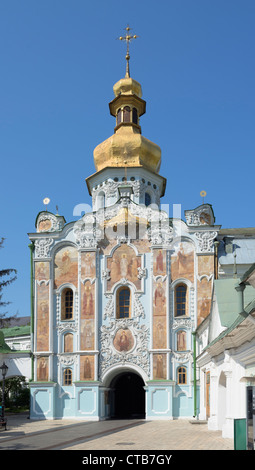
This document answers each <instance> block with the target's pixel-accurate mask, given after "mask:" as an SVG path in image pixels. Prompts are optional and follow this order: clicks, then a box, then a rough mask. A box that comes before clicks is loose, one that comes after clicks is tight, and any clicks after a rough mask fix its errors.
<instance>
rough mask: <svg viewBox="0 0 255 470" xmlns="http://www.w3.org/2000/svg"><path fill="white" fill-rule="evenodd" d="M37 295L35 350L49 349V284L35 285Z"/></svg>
mask: <svg viewBox="0 0 255 470" xmlns="http://www.w3.org/2000/svg"><path fill="white" fill-rule="evenodd" d="M36 288H37V290H36V295H37V305H36V308H37V323H36V326H37V331H36V338H37V346H36V350H37V351H48V350H49V285H46V284H45V283H43V284H41V285H39V284H37V286H36Z"/></svg>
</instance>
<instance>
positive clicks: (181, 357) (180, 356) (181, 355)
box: [172, 352, 192, 362]
mask: <svg viewBox="0 0 255 470" xmlns="http://www.w3.org/2000/svg"><path fill="white" fill-rule="evenodd" d="M172 354H173V357H174V359H175V360H176V361H178V362H187V361H191V359H192V353H190V352H173V353H172Z"/></svg>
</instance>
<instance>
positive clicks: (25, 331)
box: [1, 325, 31, 338]
mask: <svg viewBox="0 0 255 470" xmlns="http://www.w3.org/2000/svg"><path fill="white" fill-rule="evenodd" d="M1 331H2V332H3V334H4V337H5V338H9V337H10V336H26V335H30V332H31V330H30V325H25V326H13V327H11V328H2V329H1Z"/></svg>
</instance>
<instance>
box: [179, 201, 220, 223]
mask: <svg viewBox="0 0 255 470" xmlns="http://www.w3.org/2000/svg"><path fill="white" fill-rule="evenodd" d="M185 217H186V221H187V225H191V226H195V227H197V226H200V225H210V226H212V225H214V222H215V218H214V214H213V210H212V206H211V205H210V204H202V205H201V206H199V207H197V208H196V209H192V210H187V211H185Z"/></svg>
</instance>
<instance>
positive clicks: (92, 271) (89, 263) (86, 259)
mask: <svg viewBox="0 0 255 470" xmlns="http://www.w3.org/2000/svg"><path fill="white" fill-rule="evenodd" d="M94 277H96V253H95V252H82V253H81V278H82V279H83V280H84V279H87V278H91V279H93V278H94Z"/></svg>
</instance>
